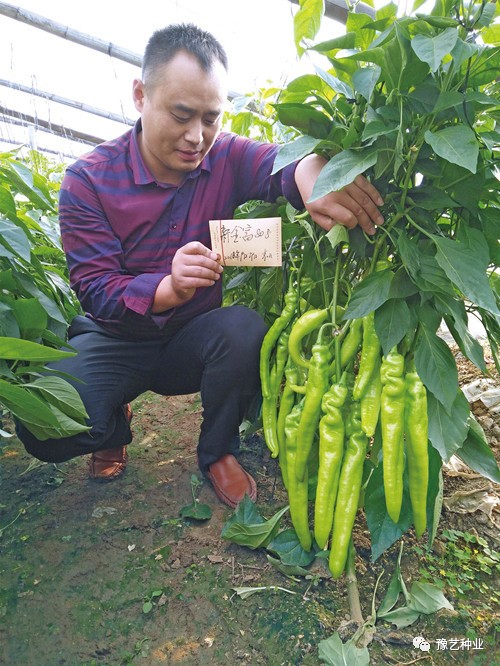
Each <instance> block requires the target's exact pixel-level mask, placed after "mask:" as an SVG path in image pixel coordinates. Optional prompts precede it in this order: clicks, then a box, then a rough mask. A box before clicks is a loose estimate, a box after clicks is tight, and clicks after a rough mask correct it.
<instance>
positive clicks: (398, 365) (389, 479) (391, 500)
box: [380, 347, 405, 523]
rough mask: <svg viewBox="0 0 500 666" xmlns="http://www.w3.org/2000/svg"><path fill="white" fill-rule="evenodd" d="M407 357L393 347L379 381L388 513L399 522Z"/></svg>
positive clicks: (401, 494)
mask: <svg viewBox="0 0 500 666" xmlns="http://www.w3.org/2000/svg"><path fill="white" fill-rule="evenodd" d="M404 362H405V360H404V356H403V355H402V354H399V353H398V351H397V348H396V347H394V348H393V349H392V350H391V351H390V352H389V353H388V354H387V356H386V357H384V359H383V360H382V365H381V368H380V378H381V380H382V395H381V403H380V424H381V428H382V454H383V470H384V491H385V502H386V506H387V513H388V514H389V516H390V517H391V519H392V520H393V521H394V522H395V523H397V522H398V520H399V514H400V512H401V504H402V501H403V467H404V454H403V450H404V441H403V440H404V412H405V383H404V379H403V373H404Z"/></svg>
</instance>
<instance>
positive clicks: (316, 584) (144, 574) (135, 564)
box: [0, 355, 500, 666]
mask: <svg viewBox="0 0 500 666" xmlns="http://www.w3.org/2000/svg"><path fill="white" fill-rule="evenodd" d="M457 358H458V364H459V369H460V373H461V383H462V384H466V383H469V382H470V381H472V380H473V379H474V378H476V377H478V376H479V373H478V371H477V370H475V368H473V367H471V366H470V364H468V363H467V362H466V361H465V360H464V359H463V358H461V357H460V355H458V357H457ZM495 377H496V380H495V381H496V384H497V386H498V384H499V382H498V376H497V375H495ZM473 409H474V411H475V412H476V413H477V416H478V418H479V420H480V422H481V424H482V425H483V428H484V429H485V432H486V435H487V438H488V441H489V443H490V444H491V446H492V448H493V450H494V451H495V454H496V455H497V458H500V455H499V453H500V438H499V434H500V428H499V424H498V420H497V419H496V418H495V415H494V414H492V413H490V412H489V410H488V409H487V408H485V407H484V405H482V404H479V403H478V404H474V405H473ZM497 417H498V414H497ZM200 422H201V405H200V401H199V397H198V396H197V395H191V396H185V397H176V398H163V397H159V396H155V395H153V394H146V395H144V396H142V397H141V398H140V399H139V400H137V401H136V402H135V404H134V420H133V428H134V441H133V443H132V444H131V445H130V447H129V456H130V462H129V467H128V469H127V472H126V474H125V475H124V477H123V478H122V479H120V480H118V481H115V482H112V483H107V484H102V483H101V484H100V483H96V482H93V481H90V480H89V479H88V477H87V467H86V464H85V461H84V460H83V459H77V460H72V461H69V462H67V463H65V464H62V465H58V466H54V465H47V464H37V463H36V461H34V460H33V459H31V458H30V457H29V456H28V455H27V454H26V453H25V452H24V449H23V448H22V446H21V445H20V443H19V442H18V441H17V440H16V439H15V438H12V439H9V440H6V441H4V442H3V443H1V444H0V456H1V457H0V489H1V492H0V664H5V665H9V666H10V665H14V664H15V665H16V666H17V665H21V666H56V665H68V666H94V665H99V666H101V665H107V666H115V665H116V666H118V665H120V666H121V665H123V664H135V665H137V666H144V665H148V666H156V665H160V664H182V665H188V666H191V665H193V666H195V665H197V664H200V665H201V664H203V665H205V664H206V665H212V664H213V665H226V664H227V665H229V666H234V665H237V664H252V665H253V664H269V665H270V666H281V665H299V664H301V665H302V664H304V665H308V664H319V663H320V660H319V656H318V644H319V642H320V641H321V640H323V639H326V638H329V637H330V636H331V635H332V634H333V633H334V632H335V631H337V630H339V629H340V633H341V635H342V637H343V638H344V640H345V639H346V638H348V637H349V636H350V635H351V634H352V631H353V629H352V626H351V625H350V624H349V623H348V620H349V606H348V601H347V594H346V584H345V580H344V578H341V579H339V580H338V581H332V580H331V579H329V578H328V576H327V570H326V567H325V568H324V570H323V569H322V570H320V571H319V572H318V573H317V575H316V576H313V577H311V578H305V577H297V578H296V579H290V578H287V577H285V576H284V575H282V574H281V573H279V572H278V571H277V570H276V569H275V568H274V567H273V566H272V564H271V563H270V562H269V561H268V560H267V557H266V552H265V550H263V549H259V550H255V551H253V550H249V549H248V548H245V547H242V546H238V545H235V544H233V543H231V542H228V541H226V540H224V539H223V538H221V530H222V527H223V526H224V524H225V522H226V521H227V520H228V519H229V518H230V516H231V515H232V513H233V512H232V510H231V509H229V508H228V507H225V506H224V505H222V504H221V503H219V502H218V500H217V498H216V496H215V494H214V492H213V490H212V488H211V487H210V485H209V483H208V482H207V481H203V480H202V477H201V476H199V472H198V469H197V464H196V455H195V449H196V441H197V433H198V429H199V425H200ZM4 427H5V425H4ZM241 460H242V462H243V464H244V465H245V467H246V468H247V469H248V470H249V471H250V472H251V473H252V474H253V475H254V476H255V478H256V479H257V482H258V489H259V497H258V500H257V508H258V509H259V511H260V512H261V514H262V515H263V516H264V517H266V518H269V517H271V516H272V515H273V514H274V513H275V512H276V511H278V510H279V509H280V508H282V507H283V506H285V505H286V504H287V497H286V493H285V491H284V489H283V486H282V483H281V479H280V475H279V470H278V467H277V463H276V461H275V460H273V459H271V458H270V457H269V454H268V452H267V449H266V447H265V445H264V443H263V440H262V439H261V437H260V436H259V434H258V433H257V434H253V435H252V436H250V437H249V438H248V439H247V440H246V441H244V443H243V447H242V452H241ZM193 475H194V476H195V477H198V479H199V480H200V481H202V485H201V487H200V488H199V489H198V497H199V500H200V502H202V503H206V504H208V505H209V506H210V507H211V508H212V511H213V514H212V517H211V518H210V519H209V520H207V521H204V522H196V521H192V520H188V519H182V518H181V517H180V510H181V509H182V508H183V507H185V506H186V505H188V504H190V503H191V502H192V480H193ZM457 492H459V493H466V496H472V494H473V493H475V494H479V496H482V497H483V498H486V499H485V501H484V502H478V503H477V504H475V505H473V506H472V508H471V507H469V508H468V509H466V510H465V511H464V512H463V513H459V512H457V511H456V510H454V509H453V508H446V506H450V505H449V504H448V505H447V502H446V500H447V499H450V498H452V497H456V493H457ZM444 496H445V508H444V509H443V514H442V518H441V523H440V527H439V531H438V536H437V539H436V541H435V544H434V547H433V550H432V551H431V553H430V554H429V555H428V556H426V554H425V552H423V551H424V550H425V545H426V544H425V541H422V542H421V543H420V544H417V543H416V541H415V539H414V538H413V536H412V533H411V532H410V533H408V534H407V535H405V537H404V543H405V547H404V551H403V560H402V572H403V576H404V578H405V581H407V583H408V586H409V584H410V583H411V581H412V580H416V579H418V578H420V577H421V575H420V573H419V570H421V569H422V568H423V569H424V570H427V571H428V573H429V575H431V576H433V577H434V580H435V581H439V580H440V581H442V583H443V584H444V586H445V587H444V592H445V594H446V596H447V598H448V599H449V601H450V602H451V603H452V604H453V605H454V608H455V610H454V611H453V612H452V611H440V612H438V613H436V614H434V615H429V616H421V618H420V619H419V620H418V621H417V622H416V623H415V624H414V625H412V626H409V627H406V628H405V629H401V630H396V629H395V628H394V626H391V625H389V624H385V623H383V622H380V623H378V624H377V631H376V634H375V638H374V640H373V642H372V643H371V645H370V646H369V650H370V656H371V663H373V664H383V663H389V664H409V663H412V664H413V663H415V662H417V661H422V662H423V663H429V664H437V665H438V666H439V665H440V664H447V663H467V664H488V665H491V664H494V663H495V661H496V660H498V661H496V663H500V655H499V654H498V653H497V652H496V650H495V639H496V633H495V631H496V630H498V617H499V616H498V610H499V609H498V606H495V603H496V599H497V598H498V587H497V596H496V597H495V594H494V593H493V590H494V588H495V585H497V583H498V577H497V578H496V579H495V578H494V576H493V572H492V573H488V572H487V571H486V572H485V571H484V570H483V573H482V574H481V572H479V573H478V572H477V571H476V573H475V574H474V585H473V586H472V587H470V588H469V590H468V591H467V593H465V590H464V593H463V594H460V592H459V587H460V585H459V584H458V583H457V585H458V587H457V586H453V585H450V584H449V583H450V576H446V574H447V572H446V571H444V570H443V569H442V568H441V569H440V566H441V565H437V564H436V562H438V558H439V556H440V554H442V552H444V547H445V545H444V544H445V541H444V539H443V533H444V531H445V530H450V529H453V530H459V531H461V532H464V533H467V534H471V535H476V536H479V537H483V538H485V539H486V540H487V542H488V544H489V545H490V547H491V548H492V550H496V551H497V550H498V539H499V533H498V522H499V521H498V518H499V514H498V503H497V500H498V486H495V485H494V484H492V483H491V482H489V481H488V480H487V479H484V478H483V477H479V476H478V475H474V474H471V471H470V470H465V471H464V470H458V471H457V470H455V471H452V470H448V471H447V472H446V473H445V477H444ZM495 498H496V499H495ZM485 507H489V509H487V508H485ZM284 520H285V526H286V520H287V516H285V518H284ZM355 543H356V548H357V562H356V566H357V575H358V583H359V588H360V597H361V605H362V610H363V613H364V615H365V617H366V616H368V615H369V614H370V612H371V604H372V596H373V591H374V587H375V582H376V580H377V578H378V576H379V575H380V574H381V573H384V575H383V577H382V579H381V582H380V586H379V590H378V594H377V603H379V602H380V600H381V598H382V597H383V595H384V593H385V590H386V588H387V585H388V582H389V579H390V576H391V574H392V571H393V569H394V564H395V561H396V558H397V553H398V550H399V547H398V546H393V547H392V548H391V549H389V551H387V552H386V553H385V554H384V555H383V556H382V557H380V558H379V559H378V560H377V561H376V562H372V561H371V559H370V543H369V535H368V532H367V530H366V526H365V523H364V522H363V520H362V519H360V520H359V522H358V523H357V525H356V528H355ZM476 552H477V551H476ZM431 565H432V566H431ZM470 565H471V563H470V561H466V562H464V564H463V567H465V568H466V567H470ZM442 566H444V565H442ZM465 568H463V571H465ZM459 571H460V569H459ZM481 581H484V583H483V582H481ZM462 582H463V581H462ZM480 585H482V587H481V588H480V587H479V586H480ZM238 587H263V588H265V589H264V590H262V591H260V592H258V593H255V594H253V595H252V596H249V597H247V598H243V597H241V596H239V595H238V594H237V593H236V592H235V590H234V588H238ZM488 591H490V592H491V595H490V594H489V593H488ZM149 600H150V601H151V604H152V608H151V609H150V610H149V608H150V606H148V605H146V606H144V604H145V603H147V602H148V601H149ZM148 610H149V612H145V611H148ZM415 636H423V637H425V638H426V639H427V640H428V641H429V642H431V650H430V651H429V652H428V653H425V652H423V651H421V650H419V649H416V648H415V647H414V646H413V638H414V637H415ZM471 637H473V638H474V639H475V641H476V642H475V643H474V642H473V643H472V644H465V647H464V644H463V643H461V641H462V640H464V639H466V638H469V639H470V638H471ZM439 639H448V640H449V641H451V639H455V640H457V641H458V643H457V644H456V645H455V647H451V643H448V647H447V649H443V650H440V651H439V650H438V649H437V644H436V641H437V640H439ZM457 646H460V647H457ZM481 646H482V649H481ZM346 663H349V662H346ZM352 663H353V664H354V662H352ZM349 666H350V664H349Z"/></svg>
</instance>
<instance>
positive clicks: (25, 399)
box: [0, 379, 58, 440]
mask: <svg viewBox="0 0 500 666" xmlns="http://www.w3.org/2000/svg"><path fill="white" fill-rule="evenodd" d="M0 403H1V404H3V405H4V406H5V407H6V408H7V409H8V410H9V411H11V412H12V413H13V414H14V416H16V417H17V418H19V420H21V421H22V422H23V423H25V424H26V426H27V427H30V426H31V425H32V426H34V427H38V428H46V429H47V432H46V433H43V434H44V436H43V437H42V438H41V439H42V440H45V439H48V438H49V437H50V436H51V433H52V432H53V429H55V428H56V427H57V425H58V421H57V417H56V416H55V415H54V413H53V412H52V411H51V409H50V407H49V406H48V405H47V404H45V403H44V402H43V401H42V400H40V398H38V397H37V396H35V395H33V394H32V393H31V392H30V391H29V390H28V389H25V388H24V387H23V386H19V385H16V384H11V383H10V382H7V381H5V380H4V379H0ZM30 430H31V428H30Z"/></svg>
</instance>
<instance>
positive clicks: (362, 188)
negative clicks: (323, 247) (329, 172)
mask: <svg viewBox="0 0 500 666" xmlns="http://www.w3.org/2000/svg"><path fill="white" fill-rule="evenodd" d="M325 164H326V160H325V159H324V158H322V157H320V156H319V155H309V156H308V157H305V158H304V159H303V160H301V161H300V162H299V164H298V165H297V169H296V171H295V181H296V183H297V187H298V189H299V192H300V194H301V196H302V199H303V201H304V205H305V207H306V210H307V211H308V212H309V214H310V215H311V217H312V219H313V220H314V221H315V222H316V224H318V225H319V226H320V227H322V228H323V229H325V230H326V231H329V230H330V229H331V228H332V227H333V226H334V225H335V224H342V225H343V226H345V227H347V228H348V229H352V228H353V227H355V226H357V225H359V226H360V227H361V228H362V229H363V231H365V232H366V233H367V234H370V235H373V234H374V233H375V231H376V226H378V225H381V224H383V223H384V218H383V217H382V214H381V213H380V210H379V206H382V205H383V203H384V202H383V199H382V197H381V196H380V193H379V192H378V191H377V189H376V188H375V187H374V186H373V185H372V184H371V183H370V182H369V181H368V180H367V179H366V178H365V177H364V176H362V175H359V176H356V178H355V179H354V181H353V182H352V183H350V184H349V185H346V186H345V187H344V188H342V189H341V190H338V191H337V192H330V193H329V194H327V195H325V196H323V197H321V198H320V199H315V200H314V201H308V199H309V198H310V196H311V193H312V190H313V187H314V183H315V182H316V179H317V177H318V176H319V173H320V171H321V169H322V168H323V166H324V165H325Z"/></svg>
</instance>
